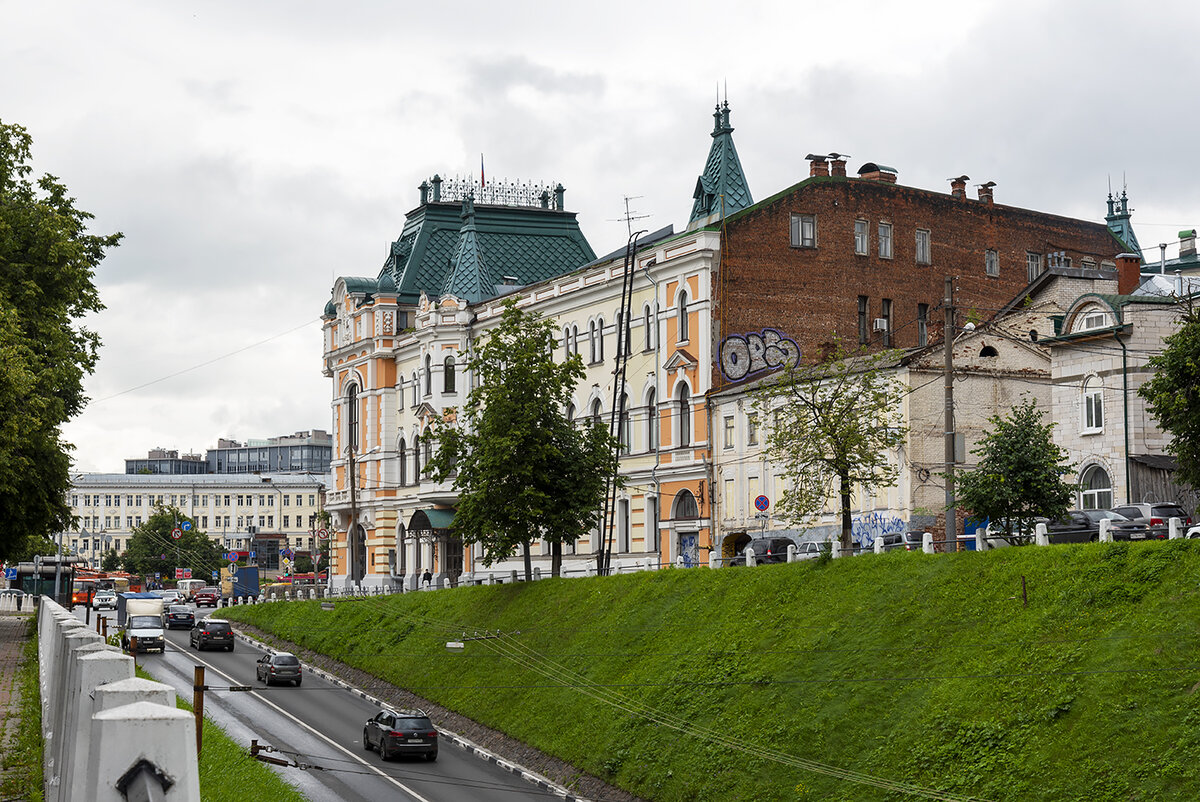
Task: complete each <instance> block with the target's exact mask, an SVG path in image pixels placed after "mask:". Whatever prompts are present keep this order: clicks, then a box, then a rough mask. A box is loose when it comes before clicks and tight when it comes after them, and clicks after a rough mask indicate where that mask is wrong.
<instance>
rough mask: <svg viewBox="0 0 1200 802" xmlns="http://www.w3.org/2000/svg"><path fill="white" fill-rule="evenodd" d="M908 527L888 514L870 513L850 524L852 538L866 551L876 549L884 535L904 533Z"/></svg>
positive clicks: (853, 520)
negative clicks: (878, 541) (876, 543)
mask: <svg viewBox="0 0 1200 802" xmlns="http://www.w3.org/2000/svg"><path fill="white" fill-rule="evenodd" d="M907 528H908V527H906V526H905V524H904V521H902V520H901V519H899V518H897V517H896V516H895V515H889V514H888V513H886V512H868V513H865V514H863V515H860V516H858V517H857V518H854V519H852V520H851V522H850V537H851V538H852V539H853V540H854V541H855V542H856V543H858V544H859V546H860V547H862V548H864V549H871V548H874V547H875V541H876V539H878V538H881V537H883V536H884V535H890V534H894V533H897V532H904V531H905V530H906V529H907Z"/></svg>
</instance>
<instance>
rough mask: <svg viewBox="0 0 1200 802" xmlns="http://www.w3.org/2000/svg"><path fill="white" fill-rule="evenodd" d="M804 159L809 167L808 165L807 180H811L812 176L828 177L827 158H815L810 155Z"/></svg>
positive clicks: (815, 156) (813, 155) (814, 155)
mask: <svg viewBox="0 0 1200 802" xmlns="http://www.w3.org/2000/svg"><path fill="white" fill-rule="evenodd" d="M804 158H806V159H808V161H809V165H808V177H809V178H812V177H813V176H817V175H829V162H828V161H826V158H827V157H825V156H817V155H816V154H813V153H810V154H808V155H807V156H805V157H804Z"/></svg>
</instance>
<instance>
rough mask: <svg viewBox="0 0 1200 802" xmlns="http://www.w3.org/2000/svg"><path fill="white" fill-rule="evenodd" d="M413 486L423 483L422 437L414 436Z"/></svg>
mask: <svg viewBox="0 0 1200 802" xmlns="http://www.w3.org/2000/svg"><path fill="white" fill-rule="evenodd" d="M412 480H413V484H419V483H420V481H421V435H419V434H418V435H414V436H413V478H412Z"/></svg>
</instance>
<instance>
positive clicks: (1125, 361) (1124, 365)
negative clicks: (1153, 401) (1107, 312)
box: [1113, 332, 1134, 504]
mask: <svg viewBox="0 0 1200 802" xmlns="http://www.w3.org/2000/svg"><path fill="white" fill-rule="evenodd" d="M1113 337H1114V338H1115V339H1116V341H1117V344H1118V345H1120V346H1121V412H1122V415H1123V416H1124V420H1125V424H1124V429H1125V503H1126V504H1133V503H1134V499H1133V478H1132V477H1131V476H1130V474H1129V351H1128V350H1127V349H1126V348H1125V341H1124V340H1122V339H1121V335H1120V334H1119V333H1116V332H1114V333H1113Z"/></svg>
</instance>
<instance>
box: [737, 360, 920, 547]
mask: <svg viewBox="0 0 1200 802" xmlns="http://www.w3.org/2000/svg"><path fill="white" fill-rule="evenodd" d="M894 359H895V352H891V351H885V352H880V353H874V354H863V353H853V354H852V353H850V352H847V351H846V349H845V348H844V346H843V345H842V344H841V343H840V342H839V343H837V345H836V346H835V349H834V352H833V354H832V355H831V359H830V360H828V361H825V362H821V363H819V364H815V365H796V366H794V367H791V368H788V369H787V370H785V371H784V372H783V373H781V374H780V375H778V376H776V377H773V378H772V379H771V380H770V381H767V382H765V383H763V384H762V385H761V386H760V387H759V388H758V390H756V391H755V393H754V397H755V400H754V404H755V408H756V409H757V410H758V411H759V412H760V413H761V414H763V416H764V418H768V419H769V421H770V425H769V426H768V427H767V433H766V443H765V445H766V447H767V450H768V451H769V452H770V453H771V455H772V457H773V458H774V459H775V460H776V461H777V462H778V464H779V465H780V466H782V468H783V471H782V473H783V475H784V476H785V477H786V478H787V479H788V480H790V481H789V486H788V487H787V488H786V489H784V491H783V494H782V496H781V498H780V499H779V501H778V503H777V504H776V511H777V513H778V514H779V515H781V516H782V517H783V518H785V519H788V520H793V521H797V522H802V521H805V520H811V519H812V518H814V517H815V516H816V515H817V514H819V513H820V512H821V511H822V510H823V509H825V506H826V504H827V503H828V501H829V499H830V498H831V497H833V496H834V495H835V494H836V495H837V496H838V498H839V501H840V510H841V521H842V534H841V544H842V546H843V547H844V548H849V547H850V546H851V538H850V535H851V518H850V509H851V504H850V501H851V497H852V495H853V493H854V491H855V489H862V490H864V491H870V490H871V489H874V488H879V487H890V486H891V485H892V484H894V483H895V481H896V478H897V476H898V475H899V469H898V467H897V464H896V462H895V458H894V455H893V452H894V451H895V449H896V448H897V447H898V446H899V445H900V444H901V443H903V442H904V439H905V437H906V435H907V433H908V430H907V429H906V428H905V427H904V426H903V425H902V420H901V417H900V399H901V397H902V396H903V394H904V392H905V390H904V387H903V385H902V384H901V383H900V381H899V380H897V379H896V378H894V377H893V376H892V375H891V374H890V373H889V371H888V369H887V365H888V363H890V362H892V361H893V360H894Z"/></svg>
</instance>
